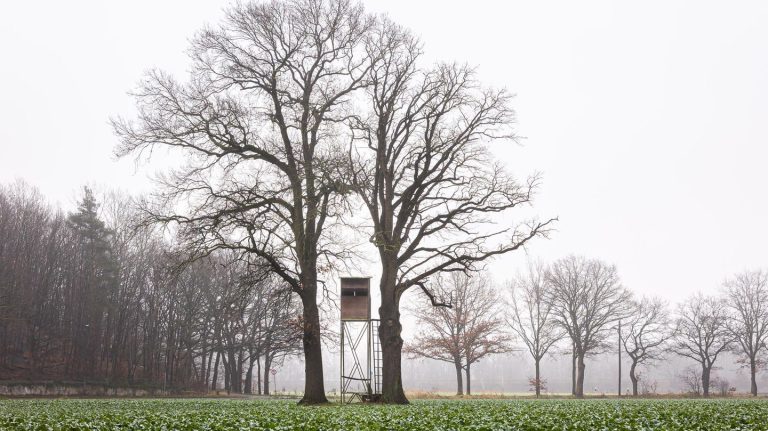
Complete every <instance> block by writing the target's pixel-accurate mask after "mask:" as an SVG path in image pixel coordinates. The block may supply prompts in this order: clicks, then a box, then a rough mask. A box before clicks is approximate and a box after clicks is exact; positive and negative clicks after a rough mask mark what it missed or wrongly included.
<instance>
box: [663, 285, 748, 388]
mask: <svg viewBox="0 0 768 431" xmlns="http://www.w3.org/2000/svg"><path fill="white" fill-rule="evenodd" d="M729 319H730V316H729V315H728V306H727V304H726V302H725V301H724V300H723V299H722V298H719V297H715V296H704V295H702V294H701V293H697V294H695V295H693V296H691V297H690V298H688V300H687V301H685V302H684V303H682V304H680V305H679V306H678V318H677V328H676V334H675V339H674V341H673V343H672V348H673V350H674V352H675V353H677V354H678V355H680V356H684V357H686V358H690V359H693V360H694V361H696V362H698V364H699V366H700V367H701V388H702V390H703V392H704V396H705V397H708V396H709V383H710V377H711V374H712V368H714V366H715V361H717V358H718V356H719V355H720V354H721V353H723V352H726V351H728V350H729V349H730V348H731V347H732V344H733V341H734V337H733V334H732V333H731V331H730V330H729V329H728V320H729Z"/></svg>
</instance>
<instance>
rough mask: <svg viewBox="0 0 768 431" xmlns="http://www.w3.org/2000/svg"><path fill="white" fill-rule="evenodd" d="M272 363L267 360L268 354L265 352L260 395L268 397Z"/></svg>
mask: <svg viewBox="0 0 768 431" xmlns="http://www.w3.org/2000/svg"><path fill="white" fill-rule="evenodd" d="M271 366H272V361H270V359H269V352H267V353H266V354H265V356H264V389H263V390H262V393H263V394H264V395H269V394H270V391H269V371H270V370H271V368H270V367H271Z"/></svg>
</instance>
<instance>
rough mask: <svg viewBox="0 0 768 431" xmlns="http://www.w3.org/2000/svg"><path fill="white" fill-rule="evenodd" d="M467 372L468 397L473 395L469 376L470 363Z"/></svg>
mask: <svg viewBox="0 0 768 431" xmlns="http://www.w3.org/2000/svg"><path fill="white" fill-rule="evenodd" d="M465 371H466V373H467V395H472V386H471V383H470V380H469V378H470V374H469V363H467V368H465Z"/></svg>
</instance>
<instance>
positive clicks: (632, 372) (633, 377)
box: [629, 361, 637, 397]
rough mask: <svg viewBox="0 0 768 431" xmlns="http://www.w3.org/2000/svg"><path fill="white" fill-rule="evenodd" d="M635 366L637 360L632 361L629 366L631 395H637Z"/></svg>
mask: <svg viewBox="0 0 768 431" xmlns="http://www.w3.org/2000/svg"><path fill="white" fill-rule="evenodd" d="M635 368H637V362H636V361H632V365H631V366H630V367H629V380H631V381H632V395H633V396H635V397H636V396H637V375H635Z"/></svg>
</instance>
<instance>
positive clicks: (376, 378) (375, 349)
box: [340, 277, 381, 403]
mask: <svg viewBox="0 0 768 431" xmlns="http://www.w3.org/2000/svg"><path fill="white" fill-rule="evenodd" d="M340 308H341V402H342V403H349V402H352V401H354V400H356V399H357V400H359V401H374V400H376V399H378V398H379V396H380V395H381V343H379V320H378V319H371V279H370V277H344V278H342V279H341V304H340ZM350 359H351V361H350Z"/></svg>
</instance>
